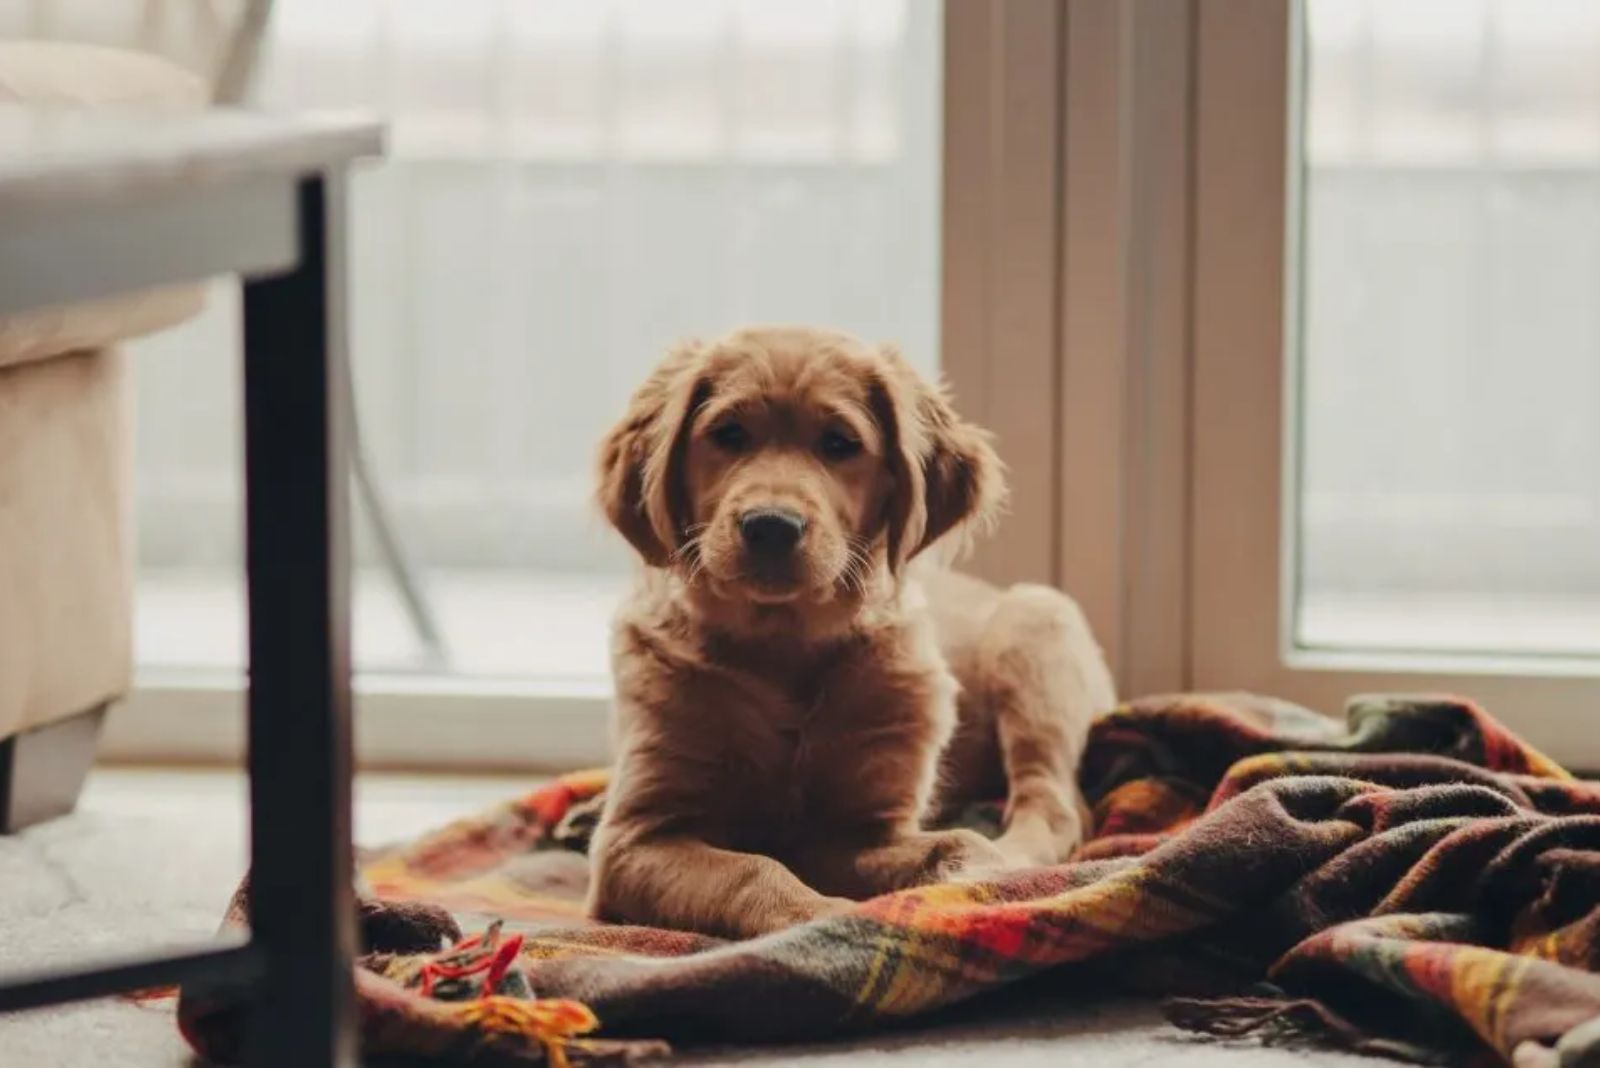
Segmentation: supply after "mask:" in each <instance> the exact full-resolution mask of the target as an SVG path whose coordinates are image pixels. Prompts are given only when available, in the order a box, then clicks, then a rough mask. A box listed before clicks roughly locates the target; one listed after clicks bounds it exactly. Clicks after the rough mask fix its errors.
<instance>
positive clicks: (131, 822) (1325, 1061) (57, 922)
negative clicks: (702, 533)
mask: <svg viewBox="0 0 1600 1068" xmlns="http://www.w3.org/2000/svg"><path fill="white" fill-rule="evenodd" d="M526 785H527V783H526V781H519V780H511V779H441V778H418V777H405V776H369V777H364V778H363V779H362V780H360V781H359V782H358V784H357V806H356V824H357V828H356V830H357V837H358V839H360V840H361V841H367V842H375V841H382V840H386V839H390V838H396V837H401V836H404V835H406V834H410V833H413V832H415V831H417V830H418V829H421V828H425V827H430V826H433V825H435V824H438V823H440V822H442V821H444V820H448V819H451V818H454V817H455V816H458V815H461V814H464V813H466V812H469V811H472V810H474V809H477V808H479V807H481V806H483V805H484V804H487V803H490V802H492V801H494V800H497V799H499V798H502V797H505V796H507V795H509V794H511V793H513V792H515V791H517V790H519V789H522V788H525V787H526ZM244 812H245V810H244V787H243V782H242V779H241V778H240V777H239V776H238V775H236V774H229V773H222V772H163V771H124V770H117V771H110V770H105V771H99V772H96V774H95V776H94V778H93V779H92V780H91V784H90V788H89V791H88V793H87V795H86V796H85V798H84V801H83V804H82V806H81V807H80V809H79V811H78V813H77V814H75V815H73V816H71V817H69V818H66V819H62V820H57V821H55V822H53V823H51V824H48V825H46V826H44V827H39V828H35V829H34V830H32V831H30V832H28V833H26V834H23V835H21V836H18V837H14V838H0V966H3V967H8V968H9V967H14V966H20V967H27V968H35V967H41V966H44V965H46V964H52V963H67V962H69V961H73V960H84V959H86V958H92V957H95V956H96V955H102V956H103V955H110V954H117V955H122V954H126V953H129V952H132V951H135V950H139V949H154V948H158V947H162V946H166V945H173V944H178V943H192V942H194V941H197V940H201V939H204V938H206V937H208V936H209V935H210V934H211V933H212V932H213V931H214V930H215V928H216V923H217V919H218V917H219V916H220V915H221V911H222V907H223V904H224V903H225V902H226V900H227V897H228V894H229V893H230V892H231V890H232V889H233V886H234V883H235V882H236V880H237V879H238V875H239V872H240V870H241V868H242V865H243V862H244V845H243V843H244V835H243V831H244V825H245V824H244ZM188 1062H189V1057H188V1051H187V1048H186V1047H185V1046H184V1045H183V1044H182V1042H181V1041H180V1040H179V1038H178V1036H177V1032H176V1030H175V1029H174V1027H173V1023H172V1014H171V1010H170V1009H169V1008H166V1007H162V1006H146V1007H141V1006H134V1005H130V1004H125V1003H119V1002H98V1003H92V1004H88V1005H81V1006H74V1007H69V1008H62V1009H49V1010H43V1011H38V1012H32V1013H24V1014H20V1015H16V1016H8V1017H0V1065H19V1066H20V1065H39V1066H45V1065H49V1066H52V1068H121V1066H124V1065H127V1066H144V1065H154V1066H161V1068H166V1066H177V1065H185V1064H187V1063H188ZM676 1063H677V1064H679V1065H685V1066H687V1065H702V1064H733V1063H738V1064H755V1065H766V1066H771V1065H784V1064H803V1065H808V1066H812V1068H825V1066H833V1065H839V1066H841V1068H842V1066H844V1065H847V1064H848V1065H859V1064H863V1063H866V1064H872V1065H896V1066H900V1065H903V1066H905V1068H912V1066H918V1068H921V1066H930V1068H947V1066H949V1068H953V1066H962V1068H978V1066H980V1065H982V1066H989V1065H1000V1066H1004V1068H1022V1066H1033V1065H1041V1066H1042V1065H1046V1064H1049V1065H1060V1064H1083V1065H1140V1066H1146V1068H1180V1066H1181V1068H1224V1066H1229V1068H1231V1066H1239V1068H1275V1066H1276V1068H1287V1066H1290V1065H1315V1066H1326V1068H1333V1066H1349V1068H1354V1066H1357V1065H1363V1066H1368V1068H1370V1066H1372V1065H1374V1064H1375V1063H1379V1062H1374V1061H1373V1060H1371V1059H1368V1058H1356V1057H1350V1056H1341V1055H1336V1054H1320V1053H1319V1054H1311V1055H1308V1054H1305V1053H1291V1052H1288V1051H1277V1050H1263V1049H1260V1048H1257V1047H1256V1046H1254V1045H1251V1044H1228V1045H1220V1044H1216V1043H1211V1042H1202V1041H1199V1040H1196V1039H1193V1038H1191V1037H1189V1036H1186V1035H1184V1034H1182V1033H1180V1032H1178V1031H1175V1030H1173V1029H1171V1028H1169V1027H1168V1026H1167V1025H1166V1024H1165V1023H1164V1022H1163V1021H1162V1020H1161V1018H1160V1016H1159V1014H1158V1013H1157V1012H1156V1010H1155V1007H1154V1006H1153V1005H1151V1004H1149V1003H1145V1002H1139V1001H1131V1000H1121V999H1118V1000H1108V999H1105V998H1100V997H1096V996H1095V995H1094V994H1093V992H1088V991H1083V990H1075V989H1072V988H1070V987H1069V986H1067V985H1065V984H1063V983H1061V982H1055V981H1048V982H1044V983H1035V984H1032V985H1030V986H1029V987H1028V988H1026V989H1022V990H1010V991H1002V992H1001V993H1000V994H998V995H997V996H993V997H990V998H988V999H986V1000H984V1001H983V1002H981V1003H978V1004H974V1005H971V1006H966V1007H963V1008H962V1009H960V1010H957V1011H954V1012H952V1013H949V1014H946V1015H945V1016H942V1017H940V1018H938V1019H936V1020H930V1021H926V1022H923V1023H921V1024H919V1025H918V1026H916V1027H914V1028H909V1029H907V1030H904V1031H900V1032H895V1033H892V1034H883V1035H875V1036H871V1037H867V1038H861V1039H855V1040H852V1041H848V1042H834V1043H824V1044H819V1045H815V1046H807V1047H779V1048H769V1049H761V1050H732V1049H730V1050H694V1051H686V1054H685V1055H684V1056H681V1057H680V1058H679V1059H678V1060H677V1062H676Z"/></svg>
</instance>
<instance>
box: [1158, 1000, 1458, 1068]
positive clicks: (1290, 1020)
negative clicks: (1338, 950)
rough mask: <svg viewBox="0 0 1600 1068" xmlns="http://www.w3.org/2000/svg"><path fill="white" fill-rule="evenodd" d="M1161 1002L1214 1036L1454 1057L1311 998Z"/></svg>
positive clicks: (1433, 1059) (1421, 1057) (1425, 1059)
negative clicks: (1370, 1027) (1381, 1031)
mask: <svg viewBox="0 0 1600 1068" xmlns="http://www.w3.org/2000/svg"><path fill="white" fill-rule="evenodd" d="M1161 1008H1162V1011H1163V1012H1164V1013H1165V1015H1166V1017H1167V1020H1168V1022H1169V1023H1171V1024H1172V1025H1173V1026H1174V1027H1179V1028H1182V1029H1183V1030H1185V1031H1191V1032H1195V1033H1197V1034H1205V1035H1211V1036H1213V1037H1216V1038H1233V1039H1236V1038H1245V1037H1254V1038H1256V1039H1259V1040H1260V1041H1261V1043H1262V1044H1263V1045H1268V1046H1293V1047H1317V1048H1322V1049H1326V1048H1328V1047H1330V1046H1332V1047H1336V1048H1340V1049H1346V1050H1350V1051H1352V1052H1356V1053H1365V1054H1371V1055H1377V1056H1384V1057H1396V1058H1400V1059H1402V1060H1408V1061H1412V1062H1413V1063H1416V1064H1449V1063H1452V1059H1451V1057H1450V1056H1448V1055H1445V1054H1441V1052H1440V1051H1438V1050H1433V1049H1428V1048H1426V1047H1423V1046H1418V1045H1415V1044H1413V1043H1410V1042H1404V1041H1400V1040H1397V1039H1391V1038H1384V1037H1380V1036H1378V1035H1374V1034H1372V1033H1371V1032H1369V1031H1366V1030H1364V1029H1363V1028H1361V1027H1360V1026H1358V1025H1356V1024H1354V1023H1352V1022H1351V1021H1349V1020H1347V1019H1345V1018H1344V1017H1343V1016H1341V1015H1339V1014H1338V1013H1336V1012H1334V1011H1333V1010H1332V1009H1330V1008H1328V1007H1327V1006H1326V1005H1324V1004H1322V1003H1321V1002H1320V1001H1315V1000H1313V999H1311V998H1294V997H1287V996H1280V997H1272V996H1266V997H1262V996H1255V997H1251V996H1244V995H1241V996H1237V997H1215V998H1167V999H1166V1000H1164V1001H1163V1002H1162V1003H1161Z"/></svg>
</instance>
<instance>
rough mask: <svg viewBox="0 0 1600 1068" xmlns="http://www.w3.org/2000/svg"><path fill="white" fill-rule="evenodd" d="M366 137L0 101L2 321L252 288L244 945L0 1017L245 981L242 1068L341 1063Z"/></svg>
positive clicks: (157, 966) (56, 987)
mask: <svg viewBox="0 0 1600 1068" xmlns="http://www.w3.org/2000/svg"><path fill="white" fill-rule="evenodd" d="M381 151H382V131H381V128H380V127H378V126H376V125H374V124H372V123H370V122H365V121H358V120H334V119H325V120H307V119H291V118H277V117H269V116H264V115H255V114H249V113H244V112H229V111H216V112H209V113H205V114H202V115H187V116H176V115H174V116H166V117H163V116H141V115H137V114H134V113H122V114H117V113H105V112H95V113H87V112H73V111H58V112H40V111H34V110H27V109H23V108H20V107H0V315H6V314H10V313H14V312H20V311H27V310H30V309H34V308H41V307H46V306H49V305H54V304H64V303H69V302H75V301H80V300H86V299H90V298H94V297H103V296H110V295H112V294H115V293H120V292H127V291H133V290H139V289H144V288H148V287H151V286H155V285H162V284H169V283H175V282H184V281H191V280H200V279H203V278H207V277H210V276H213V275H217V274H224V273H237V274H240V275H241V276H243V278H244V279H245V286H244V383H245V389H244V392H245V396H244V411H245V492H246V500H247V505H246V516H245V540H246V558H247V565H246V570H247V576H248V582H249V630H250V698H249V716H250V728H249V738H250V752H249V772H250V808H251V815H250V826H251V870H252V875H251V879H252V902H251V928H252V935H251V938H250V940H249V942H248V943H242V944H238V943H236V944H231V945H222V946H208V947H202V948H199V949H193V950H189V951H187V952H176V953H173V954H171V955H168V956H164V957H160V958H157V959H141V960H126V961H120V962H112V963H109V964H105V965H102V966H100V967H97V968H90V969H86V970H82V971H75V972H71V973H60V974H49V975H31V976H21V977H16V978H7V977H0V1011H10V1010H16V1009H23V1008H29V1007H34V1006H39V1005H48V1004H54V1003H58V1002H62V1001H70V1000H77V999H82V998H90V997H99V996H104V995H107V994H113V993H117V992H120V991H125V990H131V989H137V988H141V987H150V986H160V985H165V984H171V983H186V984H202V983H207V982H217V983H248V984H250V989H251V992H252V1024H251V1026H250V1029H249V1038H248V1059H249V1062H250V1063H251V1064H252V1065H259V1066H262V1068H265V1066H269V1065H270V1066H272V1068H282V1066H285V1065H296V1066H305V1068H315V1066H322V1065H333V1064H342V1063H350V1062H352V1061H353V1060H354V1057H355V1035H354V1026H353V1022H354V1021H353V1016H354V989H353V980H352V973H351V967H352V961H353V957H354V952H355V936H354V928H353V918H354V907H353V902H352V900H351V846H350V770H351V756H350V754H351V748H350V641H349V616H350V599H349V574H348V554H349V530H348V520H347V510H348V509H347V492H346V486H347V481H346V473H347V463H348V455H347V452H346V440H345V438H346V433H347V427H346V426H345V422H346V413H347V412H348V410H349V409H348V406H347V405H346V404H345V403H344V402H345V400H346V391H347V390H348V388H349V385H348V376H347V364H346V357H345V352H344V323H343V309H342V292H343V273H344V270H345V248H344V228H343V210H342V200H343V190H344V176H345V169H346V168H347V167H348V165H349V164H350V162H351V161H352V160H354V159H357V158H359V157H362V156H370V155H375V154H377V153H379V152H381Z"/></svg>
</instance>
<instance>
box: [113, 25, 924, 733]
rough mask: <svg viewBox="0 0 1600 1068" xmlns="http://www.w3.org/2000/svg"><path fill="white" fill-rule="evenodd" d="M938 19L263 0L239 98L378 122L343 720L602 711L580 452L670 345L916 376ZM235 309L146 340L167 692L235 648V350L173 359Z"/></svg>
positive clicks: (151, 638) (356, 336)
mask: <svg viewBox="0 0 1600 1068" xmlns="http://www.w3.org/2000/svg"><path fill="white" fill-rule="evenodd" d="M941 41H942V6H941V5H939V4H933V3H923V2H921V0H867V2H862V0H833V2H819V3H808V4H803V5H790V4H773V3H766V2H761V0H677V2H674V3H672V4H670V5H669V4H659V3H654V2H650V0H640V2H630V0H517V2H507V0H359V2H358V0H341V2H339V3H335V4H330V3H324V2H321V0H280V2H279V3H277V4H276V5H275V7H274V10H273V16H272V21H271V23H270V24H269V27H268V30H267V36H266V41H265V51H264V54H263V56H262V63H261V67H260V70H259V75H258V77H257V79H256V81H255V85H254V88H253V94H252V95H253V98H254V101H255V102H256V103H258V104H260V105H263V106H267V107H282V108H292V109H318V108H342V107H358V108H362V109H367V110H375V111H377V112H379V113H380V114H382V115H384V116H385V117H386V118H387V119H388V121H389V122H390V124H391V151H390V155H389V157H388V158H387V159H385V160H384V161H382V162H379V163H377V164H375V165H373V166H370V167H367V168H364V169H362V170H361V171H359V172H358V173H357V174H355V175H354V176H353V182H352V188H351V201H350V223H351V241H352V248H351V264H350V285H351V293H350V305H351V306H350V326H351V333H352V348H353V364H354V374H355V379H356V386H357V396H358V402H359V417H360V418H359V422H360V429H361V451H362V453H363V455H364V456H365V458H366V460H367V464H366V468H367V471H366V473H367V474H368V476H369V478H368V479H367V480H365V481H364V482H363V483H362V484H361V485H360V487H359V488H360V490H361V492H360V493H358V495H357V498H356V500H357V508H356V515H357V520H358V527H357V565H358V570H357V573H356V579H355V587H356V605H355V641H356V658H357V666H358V670H359V671H360V672H361V673H362V674H363V679H362V681H361V685H360V688H361V690H362V691H363V692H364V694H365V695H366V698H367V700H366V701H365V703H364V706H363V707H364V709H366V710H367V711H368V712H369V713H370V714H368V715H366V716H363V717H362V723H361V729H362V731H363V732H364V734H366V735H367V736H369V738H377V739H378V740H379V742H380V743H383V744H385V745H386V744H387V743H384V742H383V738H384V731H385V730H386V729H388V728H385V727H384V725H383V724H384V723H385V722H387V723H389V724H391V725H394V724H397V723H399V722H400V719H397V718H395V717H393V716H388V717H387V718H386V716H387V713H386V712H385V708H386V707H387V706H385V705H384V703H383V702H382V701H381V700H377V698H379V697H381V696H382V695H383V694H386V693H390V694H393V693H400V694H406V695H411V703H410V704H409V705H407V706H406V707H408V708H411V709H414V710H416V712H417V716H418V718H420V717H421V716H422V715H423V714H424V711H425V710H426V709H427V708H439V707H445V706H444V705H442V704H441V703H440V702H448V701H456V702H457V704H456V705H451V706H450V707H453V708H459V707H460V705H459V702H460V701H461V700H464V699H465V698H466V697H468V696H474V695H475V696H477V697H479V698H482V699H483V700H482V701H481V702H480V705H481V704H483V703H484V702H488V703H490V704H493V703H494V702H495V701H501V702H511V703H512V707H514V708H515V709H516V710H517V711H518V712H519V714H523V715H524V716H526V715H527V714H529V712H530V710H535V711H536V710H537V709H539V708H544V709H546V710H548V709H550V708H553V707H554V708H562V709H567V710H568V711H570V712H572V714H573V715H579V714H598V713H599V712H601V711H603V707H604V695H605V691H606V676H607V674H608V665H607V658H606V634H607V623H608V619H609V616H610V612H611V607H612V603H613V601H614V599H615V597H616V595H617V593H618V592H619V590H620V589H621V587H622V584H623V583H624V582H626V580H627V575H628V573H629V569H630V568H631V566H632V562H631V558H630V556H629V553H628V551H627V549H626V546H625V545H624V544H623V543H622V541H621V539H619V538H615V537H614V536H612V535H611V534H610V532H609V531H608V530H607V529H605V528H604V526H603V524H602V523H601V522H600V521H599V519H598V518H597V517H595V516H594V515H593V514H592V510H591V508H590V505H589V495H590V490H591V463H592V457H593V451H594V448H595V446H596V444H597V442H598V440H599V438H600V435H601V434H602V432H603V431H604V430H605V428H606V427H607V426H609V424H610V423H611V422H612V420H614V419H615V418H617V417H618V416H619V415H620V414H621V412H622V409H623V406H624V403H625V401H626V398H627V395H628V394H629V392H631V390H632V389H633V388H634V386H635V385H637V383H638V382H639V381H640V380H641V379H642V378H643V376H644V374H645V372H646V371H647V370H648V368H649V367H650V366H652V365H653V364H654V362H655V361H656V360H657V359H658V358H659V357H660V355H661V354H662V353H663V352H664V351H665V350H666V348H667V347H668V346H669V345H670V344H672V343H673V342H675V341H677V340H679V339H681V338H683V337H687V336H692V335H709V334H716V333H719V332H722V331H724V330H726V329H728V328H729V327H731V326H734V325H737V324H741V323H745V322H760V321H797V322H821V323H829V324H835V325H838V326H841V327H844V328H846V329H850V330H853V331H856V332H858V333H860V334H862V335H863V336H868V337H875V338H885V339H895V340H897V341H899V342H900V343H901V345H902V346H903V348H904V350H905V352H906V353H907V355H908V356H909V357H910V358H911V359H912V360H913V361H914V362H916V363H918V364H920V365H921V366H922V367H923V368H924V369H925V370H928V371H934V370H935V369H936V368H937V366H938V360H939V341H940V338H939V324H940V315H941V299H940V257H939V248H940V222H939V220H940V188H941V164H940V145H941V93H942V72H943V62H942V48H941ZM237 315H238V308H237V294H236V287H234V286H232V285H219V286H218V287H217V288H216V292H215V299H214V300H213V302H212V307H211V308H210V309H209V311H208V313H207V314H206V316H205V317H204V318H202V319H201V320H199V321H197V322H195V323H192V324H190V325H188V326H186V327H185V328H183V329H181V330H179V331H174V332H172V333H170V334H167V335H164V336H160V337H157V338H153V339H151V340H149V341H148V342H145V343H144V344H142V345H141V349H142V350H143V351H141V352H140V353H139V356H138V368H139V375H138V390H139V413H138V415H139V441H138V468H139V471H138V474H139V497H138V516H139V539H140V542H139V544H140V567H141V570H140V580H139V583H140V588H139V596H138V605H139V609H138V613H139V614H138V625H137V640H138V650H139V652H138V655H139V659H140V664H141V672H142V676H141V677H142V679H143V681H144V683H145V688H146V690H147V691H152V692H157V693H159V696H160V697H161V699H162V700H163V701H165V702H167V704H168V705H169V706H170V705H171V704H172V702H173V701H174V700H178V698H177V697H175V695H174V691H175V690H191V691H192V690H195V689H197V688H198V689H199V690H203V691H206V692H210V691H213V690H228V689H236V688H237V678H236V675H237V671H238V665H239V664H240V662H241V660H242V655H241V654H242V646H243V624H242V614H241V597H242V589H241V585H242V583H241V578H240V570H239V561H240V545H239V530H240V522H239V516H240V505H239V500H238V490H239V481H238V472H239V465H240V457H239V452H238V445H239V439H240V431H239V425H238V413H237V411H236V410H235V409H234V408H233V407H231V406H227V405H218V404H217V402H216V398H218V397H227V396H233V395H237V392H238V391H237V384H236V382H233V381H231V380H228V379H229V376H232V375H235V374H236V373H237V372H236V367H235V364H234V362H233V361H229V360H219V359H215V358H204V359H197V358H194V352H195V350H196V349H199V348H206V349H211V350H215V349H219V348H220V349H224V350H226V349H229V348H232V347H234V346H235V345H236V338H235V335H236V332H237V326H236V324H237ZM195 376H205V377H207V378H208V379H213V378H214V379H219V380H218V381H209V380H208V381H206V382H204V383H203V384H202V383H197V382H196V381H195ZM379 520H387V529H386V528H385V527H384V526H383V525H381V524H380V523H379V522H378V521H379ZM386 537H387V538H388V539H389V540H388V541H387V542H386V540H385V538H386ZM407 576H409V581H410V583H411V585H410V588H409V589H408V587H407V584H406V582H405V581H403V580H405V579H406V578H407ZM408 597H409V598H410V600H408ZM430 624H431V626H432V628H433V632H432V633H430V629H429V628H430ZM419 695H420V696H419ZM191 696H192V694H191ZM183 699H185V700H187V699H188V698H183ZM196 700H199V699H198V698H196ZM541 702H542V703H541ZM138 703H139V702H138V701H137V700H136V701H135V704H136V705H137V704H138ZM400 718H404V717H403V716H402V717H400ZM602 728H603V724H596V725H595V726H593V727H592V728H586V729H587V730H589V731H590V733H591V734H592V735H593V736H594V737H596V738H598V737H599V733H600V731H601V730H602ZM132 733H133V732H132V731H131V730H129V731H124V732H123V733H122V735H120V736H121V737H127V736H130V735H131V734H132ZM148 733H153V734H154V735H160V734H161V733H162V732H161V731H159V730H154V729H153V728H152V732H147V736H148ZM400 733H403V732H402V731H401V729H400V728H399V727H398V726H394V727H393V729H392V730H389V736H390V737H391V738H393V739H398V738H399V734H400ZM413 733H414V732H413ZM115 737H118V735H114V738H115ZM403 741H404V740H403V739H401V740H397V741H396V742H395V745H396V746H398V748H397V749H395V750H394V751H395V752H396V753H397V754H398V755H397V759H407V758H406V756H405V753H406V752H407V751H410V750H411V749H414V748H415V746H414V745H413V744H412V742H405V743H404V744H402V742H403ZM413 742H414V739H413ZM384 751H386V752H387V751H389V750H388V749H385V750H384ZM597 756H598V753H596V754H595V755H594V756H591V757H590V758H589V759H594V758H595V757H597Z"/></svg>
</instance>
